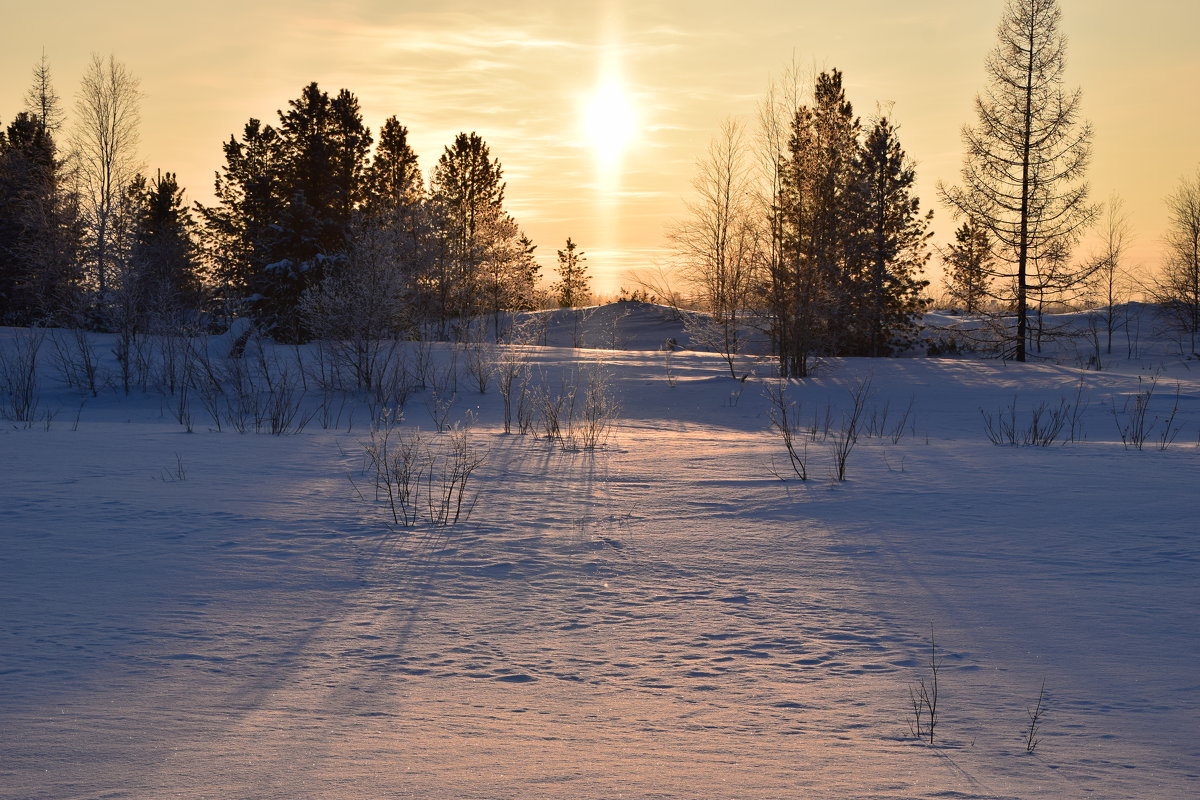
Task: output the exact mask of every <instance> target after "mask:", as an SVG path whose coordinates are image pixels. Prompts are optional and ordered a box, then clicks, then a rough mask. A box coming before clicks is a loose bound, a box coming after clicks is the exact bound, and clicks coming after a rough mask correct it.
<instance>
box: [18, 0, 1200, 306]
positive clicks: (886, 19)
mask: <svg viewBox="0 0 1200 800" xmlns="http://www.w3.org/2000/svg"><path fill="white" fill-rule="evenodd" d="M1003 5H1004V3H1003V0H988V1H987V2H970V3H954V2H947V0H911V2H907V3H904V4H903V5H901V4H897V3H895V2H893V1H891V0H845V2H842V3H837V4H827V3H815V2H796V1H795V0H790V1H789V2H783V1H782V0H743V2H739V3H736V4H730V3H726V2H716V1H715V0H662V1H660V2H655V3H645V2H641V3H634V2H625V1H623V0H607V1H605V0H600V2H593V3H588V2H580V3H570V4H564V3H557V2H543V1H541V0H539V1H537V2H535V1H534V0H517V2H505V3H496V2H476V1H474V0H443V1H442V2H440V3H437V4H431V3H426V2H422V3H416V2H409V1H408V0H400V1H399V2H396V1H395V0H392V1H391V2H388V1H387V0H333V1H332V2H330V1H326V2H310V1H309V0H298V1H297V0H292V1H289V2H286V3H285V2H280V1H279V0H263V1H262V2H256V3H245V2H232V0H213V2H208V3H202V4H201V3H196V4H192V3H188V4H151V3H147V2H133V1H132V0H112V1H111V2H107V3H104V4H97V3H94V2H86V3H85V2H77V1H76V0H70V1H69V2H60V3H56V4H54V5H53V6H37V5H30V4H25V5H22V6H20V7H17V8H13V9H9V10H7V11H6V19H5V22H6V27H7V35H6V37H5V47H4V48H0V123H3V124H7V123H8V122H9V121H11V119H12V117H13V115H14V114H15V113H16V112H17V111H19V110H20V109H21V107H22V102H23V96H24V93H25V91H26V89H27V88H28V86H29V83H30V78H31V70H32V67H33V65H34V64H35V63H36V61H37V60H38V58H39V57H40V55H41V52H42V49H43V48H44V49H45V51H46V54H47V56H48V58H49V60H50V65H51V68H52V71H53V76H54V80H55V85H56V88H57V90H58V92H59V94H60V95H62V97H63V99H64V101H65V102H64V105H65V106H66V108H67V110H68V111H70V110H71V105H72V103H73V98H74V93H75V89H76V87H77V85H78V82H79V78H80V76H81V75H82V72H83V69H84V67H85V65H86V63H87V61H88V59H89V58H90V55H91V53H93V52H96V53H101V54H104V55H107V54H109V53H112V54H113V55H115V56H116V58H117V59H118V60H120V61H123V62H124V63H125V64H126V65H127V66H128V67H129V68H130V70H131V71H132V72H133V73H134V74H135V75H137V76H138V77H139V78H140V79H141V82H142V89H143V91H144V93H145V97H144V100H143V104H142V117H143V125H142V160H143V161H144V163H145V164H146V167H147V169H148V170H151V171H153V170H157V169H162V170H169V171H174V172H176V173H177V174H178V175H179V179H180V182H181V183H182V184H183V185H184V186H185V187H186V188H187V190H188V194H189V196H190V197H191V198H192V199H196V200H200V201H206V200H208V199H210V198H211V185H212V176H213V173H214V171H215V170H217V169H218V168H219V167H220V166H221V163H222V156H221V143H222V142H223V141H224V140H226V139H228V137H229V136H230V135H231V134H234V133H237V132H239V131H240V129H241V128H242V126H243V125H244V124H245V122H246V120H247V119H249V118H251V117H255V118H260V119H264V120H274V118H275V111H276V110H277V109H279V108H281V107H284V106H286V104H287V102H288V100H290V99H292V98H294V97H296V96H297V95H298V94H299V91H300V89H301V88H302V87H303V86H304V85H305V84H306V83H308V82H310V81H314V80H315V81H317V82H319V83H320V85H321V87H322V88H324V89H326V90H327V91H330V92H331V93H332V92H336V91H337V90H338V89H340V88H347V89H350V90H351V91H353V92H354V93H355V94H356V95H357V96H358V98H359V101H360V103H361V105H362V108H363V111H364V116H365V117H366V119H367V123H368V124H369V125H370V126H371V128H372V130H373V131H378V129H379V127H380V125H381V124H382V122H383V120H384V119H386V118H387V117H388V116H391V115H393V114H394V115H396V116H397V117H398V118H399V119H400V121H401V122H402V123H404V124H405V125H407V126H408V128H409V131H410V139H411V142H412V144H413V146H414V148H415V149H416V151H417V154H418V156H419V157H420V159H421V167H422V169H423V170H424V171H425V172H426V174H428V171H429V170H430V168H431V166H432V165H433V164H434V163H435V162H436V161H437V158H438V156H439V155H440V154H441V152H442V148H443V147H444V146H445V145H447V144H449V143H450V142H451V141H453V138H454V135H455V134H456V133H458V132H459V131H477V132H478V133H479V134H480V135H481V136H483V137H484V139H485V140H486V141H487V142H488V144H489V146H490V147H491V151H492V154H493V156H495V157H497V158H499V159H500V161H501V162H502V164H503V166H504V170H505V177H506V179H507V181H508V191H507V195H506V196H507V200H508V205H509V209H510V211H511V212H512V213H513V214H514V215H515V216H516V217H517V219H518V221H519V222H520V223H521V225H522V227H523V228H524V229H525V231H526V232H527V233H528V234H529V235H530V236H531V237H532V238H533V240H534V241H535V242H536V243H537V244H538V245H539V249H538V255H539V257H540V260H541V261H542V263H543V265H544V266H545V267H546V268H547V270H548V269H549V268H550V267H551V266H552V264H553V262H554V253H555V251H556V250H557V249H559V248H561V247H562V246H563V243H564V242H565V240H566V238H567V237H568V236H570V237H572V238H573V239H574V240H575V241H576V242H578V243H579V245H580V247H581V248H582V249H583V250H584V251H585V252H587V254H588V257H589V265H590V266H591V268H592V272H593V273H594V274H595V276H596V281H595V282H596V288H597V289H598V290H599V291H601V292H604V293H611V292H615V291H616V289H617V287H618V286H619V285H622V284H624V285H629V281H628V279H627V278H624V277H622V276H623V273H624V272H625V271H626V270H628V269H631V268H647V267H653V266H655V265H656V264H659V263H662V262H663V261H664V259H665V256H666V253H667V249H668V247H669V245H668V243H667V240H666V237H665V232H666V229H667V227H668V226H669V225H670V223H671V222H672V221H673V220H675V219H678V218H679V217H680V216H681V215H682V214H683V213H684V202H685V201H686V200H687V199H688V196H689V193H690V184H691V180H692V178H693V176H694V173H695V161H696V159H697V158H698V157H699V156H700V155H701V154H702V153H703V151H704V149H705V147H706V145H707V142H708V140H709V139H710V138H711V137H712V136H713V135H714V134H715V133H716V131H717V129H718V127H719V125H720V123H721V121H722V120H723V119H724V118H725V117H728V116H743V117H746V118H753V116H754V114H755V113H756V105H757V103H758V101H759V100H760V98H761V97H762V96H763V94H764V92H765V90H766V87H767V85H768V83H769V81H770V80H771V78H772V77H774V76H778V75H780V74H781V73H782V72H783V70H784V69H785V68H786V66H787V65H788V64H789V63H790V62H792V61H793V60H794V61H795V62H796V63H798V64H800V65H801V66H802V67H804V68H806V69H808V68H812V69H816V70H820V69H824V68H830V67H836V68H838V69H840V70H842V71H843V73H844V74H845V83H846V87H847V93H848V96H849V99H850V100H851V101H852V102H853V103H854V105H855V109H856V111H857V112H858V113H859V114H861V115H863V116H864V117H870V116H871V115H872V114H874V113H875V112H876V110H877V109H878V108H883V109H885V110H887V111H888V112H889V113H890V114H891V115H892V116H893V118H894V119H895V120H896V121H897V122H899V124H900V125H901V128H900V139H901V142H902V144H903V145H904V147H905V149H906V150H907V151H908V153H909V155H910V156H912V157H913V158H914V159H915V160H916V161H917V162H918V170H917V174H918V192H919V194H920V196H921V198H922V201H923V203H924V205H925V206H926V207H932V208H934V209H935V212H936V222H935V230H936V232H937V240H938V241H939V242H945V241H947V240H949V239H950V238H951V236H952V232H953V229H954V222H953V220H952V219H951V217H950V214H949V212H948V211H947V210H946V209H944V208H942V207H941V206H940V204H938V203H937V200H936V195H935V191H934V186H935V184H936V182H937V181H938V180H939V179H940V180H945V181H947V182H951V183H952V182H954V181H956V179H957V176H958V170H959V166H960V163H961V142H960V138H959V131H960V128H961V127H962V125H963V124H964V123H967V122H970V121H971V119H972V116H971V115H972V101H973V98H974V96H975V94H976V93H977V92H978V91H979V90H980V88H981V87H982V85H983V79H984V74H983V60H984V57H985V55H986V53H987V51H988V50H989V49H990V48H991V47H992V45H993V42H994V30H995V26H996V23H997V22H998V21H999V18H1000V14H1001V11H1002V9H1003ZM1060 6H1061V8H1062V10H1063V28H1064V31H1065V32H1066V34H1067V35H1068V37H1069V41H1070V45H1069V48H1070V49H1069V53H1068V68H1067V83H1068V86H1069V87H1074V86H1080V87H1082V89H1083V91H1084V105H1083V108H1084V114H1085V116H1086V117H1087V118H1088V119H1090V120H1091V121H1092V122H1093V124H1094V126H1095V129H1096V139H1095V155H1094V160H1093V166H1092V169H1091V171H1090V175H1089V177H1090V182H1091V185H1092V190H1093V195H1094V197H1095V198H1096V199H1097V200H1103V199H1105V198H1106V197H1108V196H1109V195H1111V194H1112V193H1114V192H1115V193H1117V194H1119V195H1121V196H1122V197H1123V198H1124V200H1125V206H1126V209H1127V211H1128V213H1129V215H1130V219H1131V223H1132V227H1133V229H1134V233H1135V235H1136V238H1137V241H1136V245H1135V248H1134V251H1133V254H1132V256H1133V259H1135V260H1138V261H1141V262H1143V263H1146V264H1147V265H1150V266H1153V265H1154V264H1155V263H1156V262H1157V260H1158V258H1159V245H1158V242H1159V240H1160V239H1161V237H1162V234H1163V231H1164V229H1165V226H1166V212H1165V207H1164V204H1163V198H1164V197H1165V196H1166V195H1167V194H1168V193H1170V192H1171V191H1173V190H1174V188H1175V187H1176V186H1177V185H1178V182H1179V180H1180V179H1181V178H1182V177H1183V176H1184V175H1191V174H1194V173H1195V171H1196V169H1197V167H1198V166H1200V140H1198V139H1197V137H1196V134H1195V131H1196V130H1198V129H1200V95H1198V93H1197V92H1196V87H1197V86H1198V85H1200V56H1198V55H1197V52H1198V50H1197V48H1196V46H1195V41H1194V36H1195V31H1196V30H1200V4H1196V3H1194V2H1190V0H1188V1H1183V0H1144V2H1141V3H1138V4H1137V5H1136V6H1132V7H1131V6H1129V4H1127V3H1123V2H1119V0H1061V2H1060ZM1086 246H1087V245H1086V244H1085V245H1084V247H1085V248H1086Z"/></svg>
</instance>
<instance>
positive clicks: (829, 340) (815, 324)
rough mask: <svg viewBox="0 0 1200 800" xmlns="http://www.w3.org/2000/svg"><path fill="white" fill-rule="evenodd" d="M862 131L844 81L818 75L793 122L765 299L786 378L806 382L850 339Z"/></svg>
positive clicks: (826, 74)
mask: <svg viewBox="0 0 1200 800" xmlns="http://www.w3.org/2000/svg"><path fill="white" fill-rule="evenodd" d="M859 129H860V126H859V121H858V119H857V118H856V117H855V116H854V109H853V107H852V106H851V104H850V102H849V101H848V100H846V94H845V90H844V89H843V88H842V73H841V72H839V71H837V70H833V71H831V72H823V73H821V74H820V75H818V76H817V80H816V84H815V87H814V90H813V107H812V108H809V107H806V106H800V107H799V108H797V109H796V111H795V114H794V115H793V117H792V123H791V137H790V139H789V141H788V149H787V154H786V156H785V161H784V163H783V165H782V166H781V168H780V185H779V187H778V190H777V192H778V196H777V199H776V206H777V208H778V224H779V231H778V233H777V236H778V237H779V241H780V258H779V266H778V267H777V268H776V269H775V270H774V271H773V274H772V275H771V281H772V286H771V289H770V295H771V297H772V300H773V303H772V305H773V306H774V312H773V317H774V325H775V330H774V338H775V343H776V347H777V352H778V354H779V359H780V368H781V370H782V371H783V373H784V374H785V375H790V376H793V377H803V376H804V375H807V374H808V359H809V358H810V357H811V356H813V355H816V354H819V353H836V352H838V351H839V348H840V347H841V346H842V345H841V343H842V339H843V338H844V337H845V336H846V334H847V326H848V324H849V319H848V316H847V315H848V313H849V311H850V301H851V299H852V292H853V285H852V282H851V270H852V269H853V265H852V263H851V260H850V258H849V256H850V251H849V250H848V246H849V244H850V243H851V241H852V240H853V238H854V235H855V230H854V228H853V225H854V215H853V213H852V207H851V204H852V193H853V188H854V187H853V184H854V179H855V174H854V167H855V161H856V158H857V154H858V136H859Z"/></svg>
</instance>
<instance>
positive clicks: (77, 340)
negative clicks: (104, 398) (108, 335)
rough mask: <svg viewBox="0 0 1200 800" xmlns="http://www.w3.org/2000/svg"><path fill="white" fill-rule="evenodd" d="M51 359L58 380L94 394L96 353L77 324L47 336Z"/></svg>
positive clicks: (96, 387)
mask: <svg viewBox="0 0 1200 800" xmlns="http://www.w3.org/2000/svg"><path fill="white" fill-rule="evenodd" d="M50 346H51V348H52V350H53V352H52V356H51V363H52V364H53V365H54V369H55V371H56V372H58V375H59V377H60V378H61V379H62V382H63V383H65V384H66V385H67V386H69V387H71V388H72V389H75V390H76V391H79V392H83V393H86V394H90V395H91V396H92V397H98V396H99V393H100V385H99V383H100V382H99V377H100V357H99V354H98V353H97V352H96V348H95V347H94V346H93V345H92V342H91V339H90V338H89V336H88V333H87V331H85V330H82V329H80V328H72V329H70V330H60V331H55V332H54V334H52V335H51V336H50Z"/></svg>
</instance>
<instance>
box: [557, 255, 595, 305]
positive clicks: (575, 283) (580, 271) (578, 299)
mask: <svg viewBox="0 0 1200 800" xmlns="http://www.w3.org/2000/svg"><path fill="white" fill-rule="evenodd" d="M585 261H587V258H586V257H585V256H584V254H583V251H582V250H579V245H577V244H576V243H575V242H573V241H571V239H570V237H568V238H567V246H566V247H565V248H564V249H562V250H559V251H558V266H557V267H556V268H555V271H556V272H557V273H558V282H557V283H555V284H554V286H552V287H551V291H552V292H553V293H554V296H555V298H557V300H558V304H559V305H560V306H562V307H563V308H575V307H576V306H581V305H583V304H584V303H586V302H588V300H589V299H590V298H591V291H590V290H589V288H588V284H589V282H590V276H589V275H588V271H587V266H586V265H585V264H584V262H585Z"/></svg>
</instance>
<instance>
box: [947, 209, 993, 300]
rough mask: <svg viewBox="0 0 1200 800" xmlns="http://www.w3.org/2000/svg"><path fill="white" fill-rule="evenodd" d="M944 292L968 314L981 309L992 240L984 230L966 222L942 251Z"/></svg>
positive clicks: (986, 284)
mask: <svg viewBox="0 0 1200 800" xmlns="http://www.w3.org/2000/svg"><path fill="white" fill-rule="evenodd" d="M943 260H944V261H945V263H946V291H947V292H948V293H949V294H950V297H951V298H953V299H954V301H955V302H957V303H961V304H962V307H963V309H964V310H965V311H966V312H967V313H968V314H977V313H979V312H980V311H982V310H983V307H984V303H985V301H986V300H987V297H988V295H989V286H990V284H991V274H992V260H993V257H992V240H991V237H990V236H989V235H988V232H987V228H985V227H983V226H982V225H979V224H977V223H976V222H975V221H974V220H973V219H968V220H967V221H966V222H964V223H963V224H962V225H960V226H959V228H958V230H957V231H955V232H954V244H952V245H950V247H948V248H946V252H945V254H944V256H943Z"/></svg>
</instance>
